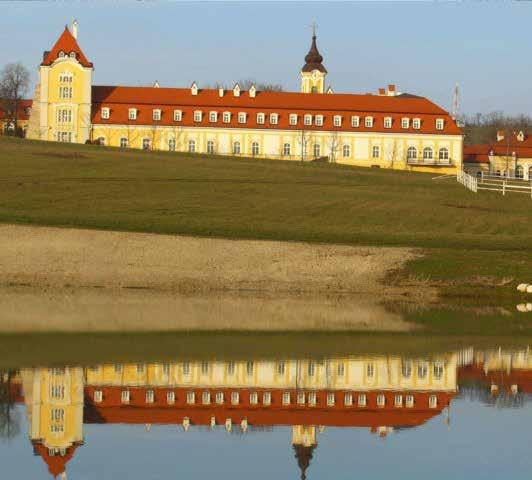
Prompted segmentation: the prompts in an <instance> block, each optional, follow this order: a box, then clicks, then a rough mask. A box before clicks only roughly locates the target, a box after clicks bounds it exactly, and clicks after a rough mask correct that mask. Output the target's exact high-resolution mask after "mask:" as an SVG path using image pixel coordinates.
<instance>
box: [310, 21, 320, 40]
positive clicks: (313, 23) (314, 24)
mask: <svg viewBox="0 0 532 480" xmlns="http://www.w3.org/2000/svg"><path fill="white" fill-rule="evenodd" d="M310 28H312V36H313V37H315V36H316V30H317V29H318V24H317V23H316V22H312V23H311V25H310Z"/></svg>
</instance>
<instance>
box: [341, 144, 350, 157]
mask: <svg viewBox="0 0 532 480" xmlns="http://www.w3.org/2000/svg"><path fill="white" fill-rule="evenodd" d="M346 152H347V154H346ZM350 156H351V145H349V143H344V144H343V145H342V157H343V158H349V157H350Z"/></svg>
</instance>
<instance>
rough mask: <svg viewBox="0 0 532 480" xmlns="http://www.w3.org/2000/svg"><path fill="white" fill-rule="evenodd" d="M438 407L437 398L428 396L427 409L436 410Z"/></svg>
mask: <svg viewBox="0 0 532 480" xmlns="http://www.w3.org/2000/svg"><path fill="white" fill-rule="evenodd" d="M437 406H438V397H437V396H436V395H430V396H429V408H436V407H437Z"/></svg>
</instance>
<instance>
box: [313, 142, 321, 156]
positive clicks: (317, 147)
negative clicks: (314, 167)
mask: <svg viewBox="0 0 532 480" xmlns="http://www.w3.org/2000/svg"><path fill="white" fill-rule="evenodd" d="M313 153H314V158H318V157H319V156H320V153H321V146H320V144H319V143H315V144H314V147H313Z"/></svg>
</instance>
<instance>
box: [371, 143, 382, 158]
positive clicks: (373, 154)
mask: <svg viewBox="0 0 532 480" xmlns="http://www.w3.org/2000/svg"><path fill="white" fill-rule="evenodd" d="M380 154H381V149H380V147H379V146H378V145H373V148H372V149H371V158H379V157H380Z"/></svg>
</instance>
